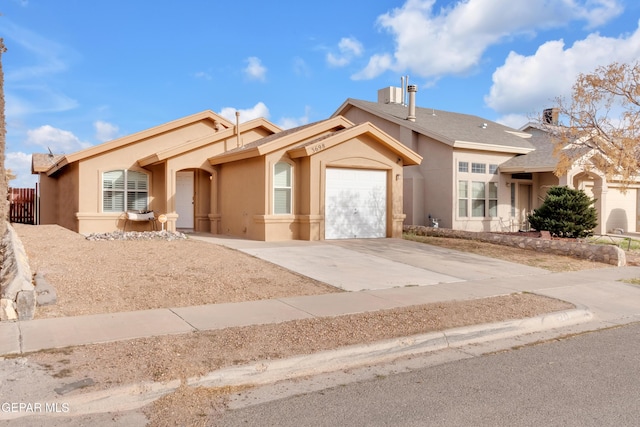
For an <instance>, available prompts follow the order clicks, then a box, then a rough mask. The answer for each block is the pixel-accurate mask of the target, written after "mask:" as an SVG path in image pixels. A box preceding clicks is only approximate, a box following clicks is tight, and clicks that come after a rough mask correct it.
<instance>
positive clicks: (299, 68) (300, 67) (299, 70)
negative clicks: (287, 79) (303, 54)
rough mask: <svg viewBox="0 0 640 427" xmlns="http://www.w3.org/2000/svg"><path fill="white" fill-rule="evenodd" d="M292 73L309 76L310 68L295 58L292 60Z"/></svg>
mask: <svg viewBox="0 0 640 427" xmlns="http://www.w3.org/2000/svg"><path fill="white" fill-rule="evenodd" d="M293 72H294V73H295V74H296V75H298V76H303V77H310V76H311V68H310V67H309V65H308V64H307V63H306V61H305V60H304V59H302V58H300V57H295V58H294V59H293Z"/></svg>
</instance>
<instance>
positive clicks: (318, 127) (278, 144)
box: [209, 116, 353, 166]
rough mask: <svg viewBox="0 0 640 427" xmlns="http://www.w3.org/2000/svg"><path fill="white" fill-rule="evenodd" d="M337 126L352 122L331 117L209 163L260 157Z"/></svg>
mask: <svg viewBox="0 0 640 427" xmlns="http://www.w3.org/2000/svg"><path fill="white" fill-rule="evenodd" d="M337 126H343V127H345V128H346V127H350V126H353V122H351V121H349V120H348V119H347V118H345V117H342V116H337V117H332V118H329V119H327V120H323V121H320V122H318V123H316V124H314V125H313V126H308V127H305V128H303V129H300V130H299V131H296V132H292V133H290V134H287V135H284V136H282V137H281V138H277V139H275V140H274V141H271V142H268V143H266V144H262V145H258V146H255V147H250V148H246V149H244V150H237V151H230V152H228V153H222V154H219V155H217V156H214V157H211V158H210V159H209V163H211V165H212V166H214V165H219V164H221V163H227V162H233V161H237V160H243V159H248V158H251V157H255V156H261V155H264V154H267V153H270V152H271V151H274V150H278V149H280V148H283V147H286V146H287V145H291V144H295V143H298V142H299V141H300V140H302V139H308V138H311V137H313V136H314V135H318V134H320V133H322V132H326V131H327V130H329V129H331V128H334V127H337Z"/></svg>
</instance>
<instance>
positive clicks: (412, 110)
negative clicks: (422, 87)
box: [407, 85, 418, 122]
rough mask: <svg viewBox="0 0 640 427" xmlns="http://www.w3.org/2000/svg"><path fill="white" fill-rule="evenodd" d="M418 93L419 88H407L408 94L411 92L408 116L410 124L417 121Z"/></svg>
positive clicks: (411, 86)
mask: <svg viewBox="0 0 640 427" xmlns="http://www.w3.org/2000/svg"><path fill="white" fill-rule="evenodd" d="M417 91H418V86H416V85H409V86H407V92H409V115H408V116H407V120H409V121H410V122H415V121H416V92H417Z"/></svg>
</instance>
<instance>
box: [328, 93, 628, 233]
mask: <svg viewBox="0 0 640 427" xmlns="http://www.w3.org/2000/svg"><path fill="white" fill-rule="evenodd" d="M416 92H417V87H416V86H413V85H410V86H408V87H406V88H399V87H388V88H384V89H381V90H379V91H378V101H377V102H371V101H364V100H357V99H347V100H346V101H345V102H344V103H343V104H342V105H341V106H340V107H339V108H338V109H337V110H336V112H335V113H334V116H342V117H346V118H347V119H349V120H350V121H352V122H355V123H361V122H370V123H373V124H374V125H376V126H378V127H379V128H380V129H382V130H383V131H384V132H386V133H387V134H389V135H391V136H392V137H393V138H395V139H397V140H398V141H400V142H401V143H402V144H404V145H406V146H407V147H409V148H410V149H411V150H412V151H415V152H417V153H418V154H419V155H420V156H421V157H422V158H423V161H422V162H421V163H420V164H418V165H407V166H405V171H404V180H405V183H404V201H405V207H404V211H405V213H406V215H407V218H406V221H405V223H406V224H414V225H437V226H439V227H445V228H453V229H459V230H468V231H518V230H528V228H529V225H528V221H527V216H528V214H530V213H531V212H532V211H533V210H534V209H536V208H538V207H540V205H541V204H542V202H543V201H544V198H545V196H546V192H547V189H548V188H549V187H551V186H554V185H567V186H570V187H573V188H580V189H583V190H585V192H586V193H587V194H588V195H590V196H592V197H594V198H595V199H596V206H595V207H596V209H597V211H598V219H599V224H598V227H597V229H596V230H595V232H596V233H598V234H601V233H606V232H611V231H614V230H615V231H617V230H623V231H624V232H636V231H638V230H639V229H640V228H639V226H638V213H639V212H640V208H639V206H640V204H639V201H638V200H639V199H638V197H639V194H638V188H640V186H638V185H636V186H631V187H630V188H628V189H626V192H625V191H624V190H623V189H622V188H621V187H620V185H619V183H616V182H607V181H606V179H605V178H604V177H601V176H599V175H598V174H596V173H594V172H585V171H584V170H583V168H581V167H580V162H579V161H578V162H576V164H575V166H574V167H573V168H572V169H571V170H570V171H569V172H568V173H567V174H566V175H565V176H561V177H558V176H556V175H555V174H554V171H555V168H556V165H557V162H558V160H557V158H556V157H555V156H554V152H553V144H552V142H551V140H550V138H549V136H548V135H546V134H545V132H543V131H542V130H541V129H542V128H541V127H539V126H535V125H527V126H524V127H522V128H521V129H513V128H510V127H507V126H504V125H501V124H499V123H496V122H492V121H489V120H486V119H483V118H481V117H478V116H474V115H468V114H460V113H453V112H448V111H441V110H436V109H432V108H421V107H418V106H417V105H416V100H415V98H416ZM545 113H546V114H545V117H546V118H547V119H548V120H554V118H553V114H556V115H557V112H556V111H552V110H550V111H548V112H547V111H545ZM555 120H556V121H557V117H556V118H555ZM587 155H588V153H585V156H587Z"/></svg>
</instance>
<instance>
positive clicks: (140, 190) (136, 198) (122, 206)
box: [102, 169, 149, 212]
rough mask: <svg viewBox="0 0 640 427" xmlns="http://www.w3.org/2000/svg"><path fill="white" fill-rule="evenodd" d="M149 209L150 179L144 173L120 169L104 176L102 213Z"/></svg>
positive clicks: (108, 172) (105, 173)
mask: <svg viewBox="0 0 640 427" xmlns="http://www.w3.org/2000/svg"><path fill="white" fill-rule="evenodd" d="M147 209H149V177H148V176H147V174H145V173H142V172H136V171H130V170H127V169H119V170H112V171H107V172H104V173H103V174H102V211H103V212H124V211H125V210H126V211H130V210H147Z"/></svg>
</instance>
